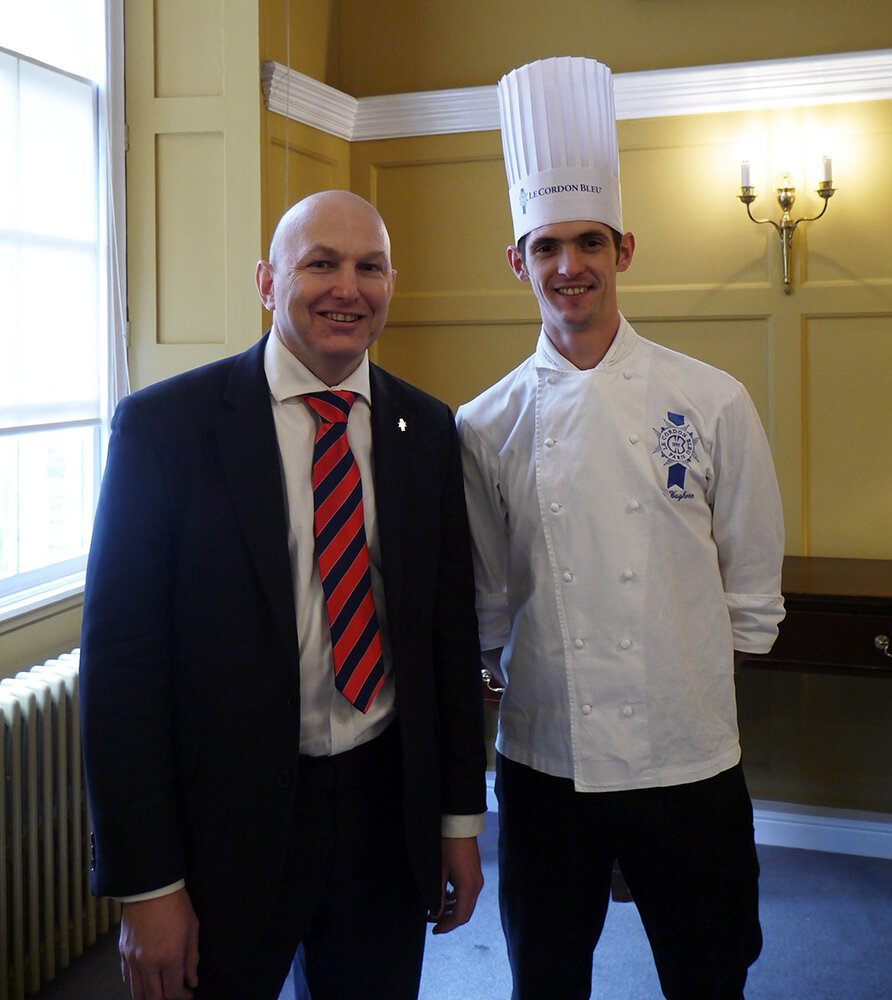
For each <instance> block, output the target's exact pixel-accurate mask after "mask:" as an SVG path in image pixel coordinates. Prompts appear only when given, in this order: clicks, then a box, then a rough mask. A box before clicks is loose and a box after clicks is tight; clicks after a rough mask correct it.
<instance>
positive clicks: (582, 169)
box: [498, 56, 622, 240]
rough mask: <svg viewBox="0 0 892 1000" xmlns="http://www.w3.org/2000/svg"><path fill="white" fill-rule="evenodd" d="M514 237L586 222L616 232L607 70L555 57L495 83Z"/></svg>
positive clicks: (615, 158)
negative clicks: (553, 225) (547, 227)
mask: <svg viewBox="0 0 892 1000" xmlns="http://www.w3.org/2000/svg"><path fill="white" fill-rule="evenodd" d="M498 97H499V116H500V120H501V128H502V151H503V153H504V157H505V170H506V173H507V175H508V197H509V201H510V205H511V216H512V220H513V223H514V238H515V240H519V239H520V237H521V236H523V235H525V234H526V233H528V232H530V231H531V230H533V229H536V228H538V227H539V226H544V225H548V224H550V223H555V222H571V221H573V220H576V219H587V220H590V221H592V222H603V223H604V224H605V225H608V226H610V227H611V228H613V229H616V230H617V231H618V232H622V207H621V202H620V187H619V152H618V146H617V139H616V113H615V111H614V104H613V80H612V78H611V75H610V70H609V69H608V68H607V67H606V66H604V65H602V64H601V63H599V62H596V61H595V60H594V59H582V58H572V57H570V56H562V57H558V58H554V59H541V60H539V61H537V62H533V63H529V64H528V65H526V66H521V67H520V68H519V69H515V70H512V71H511V72H510V73H508V74H507V75H506V76H504V77H502V79H501V80H500V81H499V85H498Z"/></svg>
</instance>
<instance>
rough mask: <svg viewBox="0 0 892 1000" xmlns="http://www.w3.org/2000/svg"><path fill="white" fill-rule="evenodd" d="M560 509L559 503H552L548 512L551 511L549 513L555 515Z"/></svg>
mask: <svg viewBox="0 0 892 1000" xmlns="http://www.w3.org/2000/svg"><path fill="white" fill-rule="evenodd" d="M560 509H561V505H560V504H559V503H553V504H552V505H551V507H550V510H551V513H552V514H557V512H558V511H559V510H560Z"/></svg>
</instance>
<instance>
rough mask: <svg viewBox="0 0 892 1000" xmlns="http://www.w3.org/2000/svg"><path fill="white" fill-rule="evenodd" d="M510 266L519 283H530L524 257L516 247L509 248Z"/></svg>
mask: <svg viewBox="0 0 892 1000" xmlns="http://www.w3.org/2000/svg"><path fill="white" fill-rule="evenodd" d="M507 253H508V264H509V265H510V267H511V270H512V271H513V272H514V276H515V277H516V278H517V280H518V281H529V280H530V276H529V275H528V274H527V269H526V267H524V263H523V256H522V255H521V252H520V251H519V250H518V249H517V247H516V246H510V247H508V251H507Z"/></svg>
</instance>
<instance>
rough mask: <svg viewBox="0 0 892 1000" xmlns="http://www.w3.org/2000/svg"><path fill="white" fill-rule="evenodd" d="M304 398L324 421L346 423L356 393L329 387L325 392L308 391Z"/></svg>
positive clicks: (327, 422)
mask: <svg viewBox="0 0 892 1000" xmlns="http://www.w3.org/2000/svg"><path fill="white" fill-rule="evenodd" d="M304 399H305V400H306V401H307V405H308V406H309V407H310V408H311V409H313V410H315V411H316V412H317V413H318V414H319V416H320V418H321V419H322V421H323V422H324V423H326V424H346V423H347V417H349V416H350V407H351V406H353V401H354V400H355V399H356V393H355V392H349V391H347V390H346V389H329V390H328V391H327V392H308V393H306V394H305V395H304Z"/></svg>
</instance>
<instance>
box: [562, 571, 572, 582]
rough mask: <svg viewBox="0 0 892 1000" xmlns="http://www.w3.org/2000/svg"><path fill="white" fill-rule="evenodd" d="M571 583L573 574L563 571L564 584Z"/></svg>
mask: <svg viewBox="0 0 892 1000" xmlns="http://www.w3.org/2000/svg"><path fill="white" fill-rule="evenodd" d="M572 581H573V574H572V573H571V572H570V570H568V569H565V570H564V583H572Z"/></svg>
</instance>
